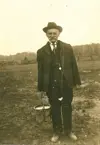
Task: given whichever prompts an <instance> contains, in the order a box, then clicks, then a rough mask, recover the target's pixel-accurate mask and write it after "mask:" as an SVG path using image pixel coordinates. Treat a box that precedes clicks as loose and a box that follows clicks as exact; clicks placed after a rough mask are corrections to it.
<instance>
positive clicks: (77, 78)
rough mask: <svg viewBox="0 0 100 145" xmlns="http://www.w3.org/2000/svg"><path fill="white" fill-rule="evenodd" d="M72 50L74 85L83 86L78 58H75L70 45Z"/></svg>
mask: <svg viewBox="0 0 100 145" xmlns="http://www.w3.org/2000/svg"><path fill="white" fill-rule="evenodd" d="M70 48H71V57H72V73H73V81H74V85H81V80H80V75H79V70H78V66H77V62H76V58H75V55H74V52H73V48H72V46H71V45H70Z"/></svg>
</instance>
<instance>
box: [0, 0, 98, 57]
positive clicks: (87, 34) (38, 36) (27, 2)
mask: <svg viewBox="0 0 100 145" xmlns="http://www.w3.org/2000/svg"><path fill="white" fill-rule="evenodd" d="M50 21H54V22H56V23H57V24H58V25H61V26H62V27H63V32H62V33H61V35H60V38H59V39H61V40H62V41H65V42H66V43H70V44H71V45H79V44H86V43H88V44H89V43H100V0H0V54H5V55H6V54H8V55H9V54H15V53H17V52H23V51H32V52H36V51H37V49H39V48H40V47H41V46H42V45H44V44H45V43H46V42H47V38H46V36H45V33H44V32H43V31H42V28H43V27H45V26H46V25H47V23H48V22H50Z"/></svg>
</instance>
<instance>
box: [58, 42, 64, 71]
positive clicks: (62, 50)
mask: <svg viewBox="0 0 100 145" xmlns="http://www.w3.org/2000/svg"><path fill="white" fill-rule="evenodd" d="M59 45H60V48H61V51H60V60H61V66H62V70H63V69H64V44H63V43H62V42H61V41H59Z"/></svg>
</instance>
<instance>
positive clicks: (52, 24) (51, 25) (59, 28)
mask: <svg viewBox="0 0 100 145" xmlns="http://www.w3.org/2000/svg"><path fill="white" fill-rule="evenodd" d="M53 28H55V29H58V30H59V31H60V32H62V27H61V26H58V25H57V24H56V23H54V22H49V23H48V25H47V27H44V28H43V31H44V32H45V33H46V32H47V30H48V29H53Z"/></svg>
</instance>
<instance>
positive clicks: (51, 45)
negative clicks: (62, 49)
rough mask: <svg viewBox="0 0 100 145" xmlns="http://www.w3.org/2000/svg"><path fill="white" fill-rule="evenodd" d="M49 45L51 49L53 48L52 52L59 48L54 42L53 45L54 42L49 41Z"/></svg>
mask: <svg viewBox="0 0 100 145" xmlns="http://www.w3.org/2000/svg"><path fill="white" fill-rule="evenodd" d="M49 43H50V47H51V50H52V51H53V49H54V48H57V42H54V43H53V44H52V42H50V41H49ZM54 45H55V46H54Z"/></svg>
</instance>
